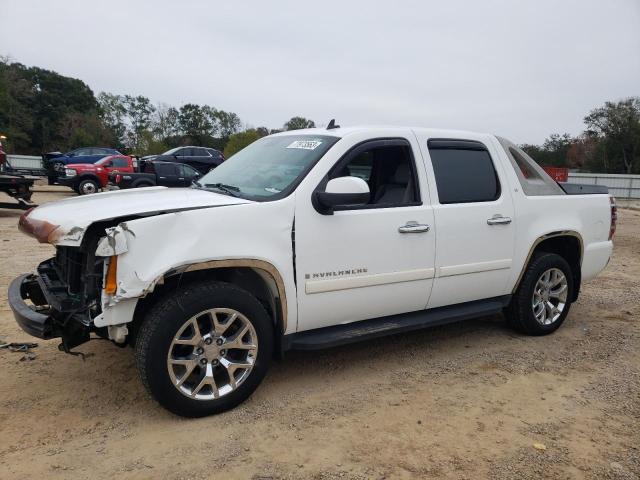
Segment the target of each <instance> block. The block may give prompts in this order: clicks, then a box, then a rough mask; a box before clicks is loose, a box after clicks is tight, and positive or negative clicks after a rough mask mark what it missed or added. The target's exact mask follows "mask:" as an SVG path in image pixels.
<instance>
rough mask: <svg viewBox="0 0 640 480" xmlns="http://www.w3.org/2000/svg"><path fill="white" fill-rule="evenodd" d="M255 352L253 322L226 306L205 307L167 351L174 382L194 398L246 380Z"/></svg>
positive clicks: (204, 397) (215, 394)
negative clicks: (207, 308) (208, 308)
mask: <svg viewBox="0 0 640 480" xmlns="http://www.w3.org/2000/svg"><path fill="white" fill-rule="evenodd" d="M257 354H258V337H257V335H256V331H255V329H254V328H253V325H252V324H251V322H250V321H249V319H247V317H245V316H244V315H242V314H241V313H240V312H238V311H236V310H233V309H229V308H213V309H211V310H205V311H204V312H201V313H199V314H197V315H195V316H193V317H191V318H190V319H189V320H187V321H186V322H185V323H184V325H183V326H182V327H180V329H179V330H178V333H177V334H176V335H175V336H174V338H173V341H172V342H171V346H170V347H169V353H168V354H167V369H168V370H169V376H170V377H171V381H172V383H173V385H174V386H175V387H176V388H177V389H178V390H179V391H180V392H181V393H182V394H184V395H186V396H187V397H189V398H193V399H196V400H212V399H215V398H220V397H222V396H224V395H227V394H228V393H230V392H233V391H234V390H235V389H237V388H238V387H239V386H240V385H242V383H243V382H244V381H245V380H246V379H247V377H248V376H249V374H250V373H251V370H252V368H253V366H254V364H255V361H256V357H257Z"/></svg>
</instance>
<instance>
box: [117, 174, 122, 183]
mask: <svg viewBox="0 0 640 480" xmlns="http://www.w3.org/2000/svg"><path fill="white" fill-rule="evenodd" d="M120 180H122V175H120V174H118V175H116V183H120Z"/></svg>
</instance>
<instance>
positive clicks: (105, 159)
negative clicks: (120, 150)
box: [96, 155, 113, 165]
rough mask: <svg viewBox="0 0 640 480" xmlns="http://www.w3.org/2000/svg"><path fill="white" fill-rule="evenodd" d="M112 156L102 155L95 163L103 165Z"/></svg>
mask: <svg viewBox="0 0 640 480" xmlns="http://www.w3.org/2000/svg"><path fill="white" fill-rule="evenodd" d="M112 157H113V155H107V156H106V157H102V158H101V159H100V160H98V161H97V162H96V165H104V164H105V163H107V162H108V161H109V160H111V158H112Z"/></svg>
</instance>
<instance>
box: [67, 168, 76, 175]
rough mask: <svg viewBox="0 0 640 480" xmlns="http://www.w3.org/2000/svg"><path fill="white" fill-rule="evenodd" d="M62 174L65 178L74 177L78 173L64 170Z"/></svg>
mask: <svg viewBox="0 0 640 480" xmlns="http://www.w3.org/2000/svg"><path fill="white" fill-rule="evenodd" d="M64 174H65V175H66V176H67V177H75V176H76V175H77V174H78V172H76V171H75V170H74V169H73V168H65V169H64Z"/></svg>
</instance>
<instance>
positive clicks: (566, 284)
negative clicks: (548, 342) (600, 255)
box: [505, 252, 573, 335]
mask: <svg viewBox="0 0 640 480" xmlns="http://www.w3.org/2000/svg"><path fill="white" fill-rule="evenodd" d="M572 298H573V275H572V272H571V267H570V266H569V264H568V263H567V261H566V260H565V259H564V258H562V257H561V256H560V255H557V254H555V253H545V252H539V253H536V254H534V256H533V258H532V260H531V262H530V263H529V265H528V267H527V270H526V271H525V273H524V276H523V278H522V281H521V282H520V285H519V286H518V289H517V290H516V293H515V294H514V296H513V298H512V299H511V303H510V304H509V306H508V307H507V309H506V311H505V314H506V317H507V321H508V322H509V324H510V325H511V326H512V327H513V328H514V329H515V330H517V331H519V332H520V333H524V334H526V335H548V334H550V333H553V332H555V331H556V330H557V329H558V328H559V327H560V325H562V323H563V322H564V320H565V318H566V317H567V315H568V314H569V309H570V307H571V299H572Z"/></svg>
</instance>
